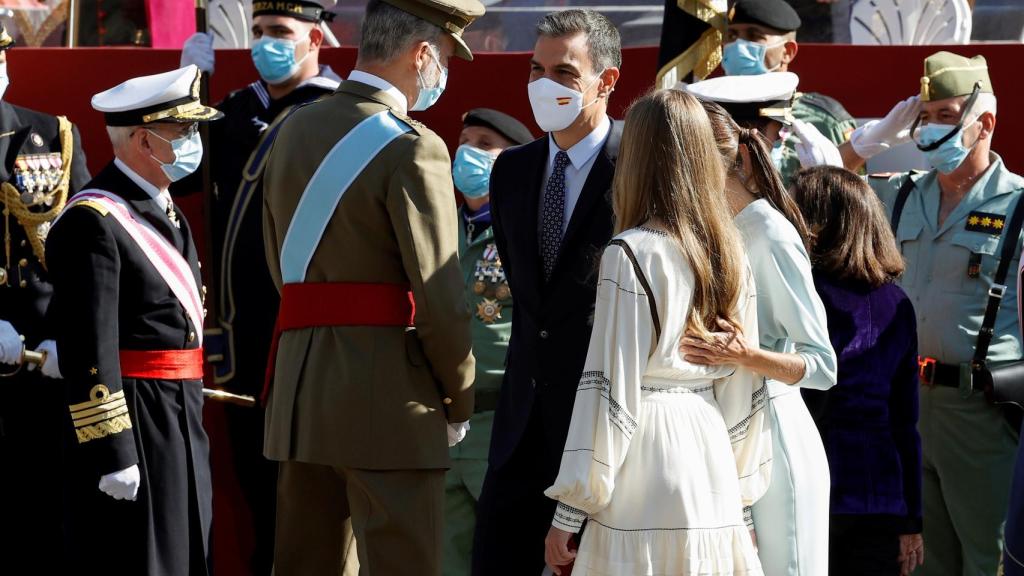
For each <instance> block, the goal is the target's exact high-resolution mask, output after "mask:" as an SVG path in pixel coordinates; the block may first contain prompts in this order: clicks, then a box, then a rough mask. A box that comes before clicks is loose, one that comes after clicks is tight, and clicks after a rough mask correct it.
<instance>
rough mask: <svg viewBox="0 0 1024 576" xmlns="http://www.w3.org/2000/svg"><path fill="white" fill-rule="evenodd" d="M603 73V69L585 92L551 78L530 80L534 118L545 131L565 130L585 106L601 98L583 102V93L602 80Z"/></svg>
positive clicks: (529, 86)
mask: <svg viewBox="0 0 1024 576" xmlns="http://www.w3.org/2000/svg"><path fill="white" fill-rule="evenodd" d="M603 73H604V71H603V70H602V71H601V72H600V73H598V75H597V77H596V78H594V81H593V82H591V83H590V85H588V86H587V87H586V88H585V89H584V90H583V92H577V91H576V90H573V89H572V88H568V87H566V86H562V85H561V84H559V83H558V82H555V81H554V80H551V79H550V78H538V79H536V80H534V81H533V82H530V84H529V85H528V86H527V90H528V91H529V93H530V106H531V107H532V108H533V119H534V120H536V121H537V125H538V126H540V129H541V130H543V131H545V132H558V131H559V130H565V129H566V128H568V127H569V126H570V125H571V124H572V123H573V122H575V121H576V118H577V117H579V115H580V112H582V111H583V109H584V108H586V107H587V106H590V105H591V104H593V103H594V102H597V101H598V100H600V98H595V99H594V100H593V102H590V103H588V104H583V94H584V93H585V92H587V91H588V90H590V88H591V87H593V86H594V84H595V83H597V82H599V81H600V80H601V74H603Z"/></svg>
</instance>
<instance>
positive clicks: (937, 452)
mask: <svg viewBox="0 0 1024 576" xmlns="http://www.w3.org/2000/svg"><path fill="white" fill-rule="evenodd" d="M920 400H921V416H920V421H919V424H918V429H919V431H920V432H921V447H922V451H923V463H924V475H923V479H924V486H923V490H924V493H923V496H924V550H925V560H924V565H923V566H921V568H919V569H918V570H917V571H916V572H915V574H916V575H918V576H992V575H993V574H995V573H996V570H997V566H998V565H999V558H1000V555H1001V550H1002V526H1003V520H1004V519H1005V517H1006V510H1007V507H1008V505H1009V498H1010V482H1011V478H1012V475H1013V465H1014V461H1015V458H1016V451H1017V440H1016V435H1015V434H1014V432H1013V430H1012V429H1011V428H1010V426H1009V425H1008V424H1007V423H1006V421H1005V420H1004V419H1003V416H1002V412H1001V410H1002V409H1001V408H997V407H994V406H991V405H989V404H988V403H987V402H986V401H985V397H984V395H983V394H981V393H979V392H976V393H974V394H972V395H971V396H970V397H969V398H963V397H961V395H960V391H959V390H957V389H955V388H949V387H927V386H922V387H921V396H920Z"/></svg>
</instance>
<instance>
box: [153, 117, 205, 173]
mask: <svg viewBox="0 0 1024 576" xmlns="http://www.w3.org/2000/svg"><path fill="white" fill-rule="evenodd" d="M147 131H148V132H149V133H150V134H152V135H153V136H156V137H157V138H159V139H161V140H163V141H164V142H167V143H168V144H170V145H171V150H172V151H173V152H174V161H173V162H170V163H164V162H163V161H161V160H160V159H159V158H157V157H156V156H153V155H152V154H150V157H151V158H152V159H153V160H156V162H157V163H158V164H160V168H162V169H163V171H164V174H166V175H167V177H168V178H170V180H171V182H177V181H178V180H181V179H182V178H184V177H185V176H188V175H189V174H191V173H193V172H195V171H196V169H198V168H199V164H200V163H201V162H202V161H203V141H202V139H200V138H199V132H192V133H191V134H190V135H187V136H182V137H181V138H175V139H174V140H168V139H166V138H164V137H163V136H161V135H159V134H157V133H156V132H153V131H152V130H148V129H147Z"/></svg>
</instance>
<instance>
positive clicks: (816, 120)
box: [722, 0, 857, 184]
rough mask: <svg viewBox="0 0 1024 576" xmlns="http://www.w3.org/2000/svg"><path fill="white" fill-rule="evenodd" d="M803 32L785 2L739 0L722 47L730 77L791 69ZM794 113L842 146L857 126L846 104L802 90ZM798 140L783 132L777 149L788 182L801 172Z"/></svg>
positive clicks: (775, 156)
mask: <svg viewBox="0 0 1024 576" xmlns="http://www.w3.org/2000/svg"><path fill="white" fill-rule="evenodd" d="M799 29H800V16H799V15H798V14H797V13H796V10H794V9H793V7H792V6H790V5H789V4H788V3H787V2H786V1H785V0H737V2H736V4H735V6H734V7H733V9H732V11H731V13H730V19H729V30H728V32H727V34H726V38H725V41H726V44H725V46H724V47H723V49H722V69H723V70H724V71H725V73H726V74H728V75H730V76H732V75H741V74H744V75H749V74H765V73H767V72H787V71H789V65H790V63H792V62H793V60H794V59H795V58H796V55H797V50H798V44H797V41H796V35H797V30H799ZM792 114H793V118H795V119H796V120H801V121H803V122H807V123H808V124H810V125H812V126H814V127H815V128H816V129H817V130H818V132H821V134H823V135H824V136H825V137H826V138H828V139H829V140H830V141H831V142H833V143H834V144H836V145H837V146H838V145H840V144H843V143H844V142H846V141H847V139H848V138H849V136H850V133H851V132H852V131H853V129H854V128H856V127H857V122H856V121H855V120H854V119H853V117H852V116H850V113H849V112H847V111H846V109H845V108H843V105H842V104H840V103H839V102H837V101H836V100H834V99H833V98H830V97H828V96H825V95H824V94H818V93H816V92H798V93H797V94H796V95H795V96H794V98H793V110H792ZM799 141H800V139H799V138H797V136H796V135H795V134H793V133H791V132H789V131H784V132H783V133H782V134H781V140H780V141H779V142H778V143H776V144H775V147H774V148H773V149H772V157H773V159H774V160H775V165H776V167H778V168H779V172H781V173H782V179H783V182H785V183H786V184H789V182H790V180H791V179H792V177H793V175H794V174H796V173H797V172H798V171H799V170H800V168H801V166H800V157H799V155H798V154H797V148H796V146H797V143H798V142H799Z"/></svg>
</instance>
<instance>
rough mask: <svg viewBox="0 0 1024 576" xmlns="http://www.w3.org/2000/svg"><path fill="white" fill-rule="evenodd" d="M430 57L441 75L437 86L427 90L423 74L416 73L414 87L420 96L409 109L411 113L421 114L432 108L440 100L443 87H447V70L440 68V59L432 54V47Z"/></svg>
mask: <svg viewBox="0 0 1024 576" xmlns="http://www.w3.org/2000/svg"><path fill="white" fill-rule="evenodd" d="M430 56H431V57H432V58H433V59H434V64H435V65H436V66H437V69H438V70H440V71H441V73H440V75H439V76H438V79H437V84H436V85H435V86H434V87H432V88H427V82H426V80H424V79H423V73H422V72H420V71H419V70H417V71H416V76H417V81H416V85H417V86H418V87H419V89H420V95H419V96H417V97H416V102H414V103H413V105H412V107H411V108H409V110H411V111H413V112H422V111H423V110H426V109H427V108H430V107H431V106H433V105H434V103H435V102H437V101H438V99H440V98H441V94H442V93H443V92H444V88H445V86H447V85H448V69H447V68H445V67H444V66H441V58H440V57H439V56H438V55H437V53H436V52H434V47H433V46H431V47H430Z"/></svg>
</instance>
